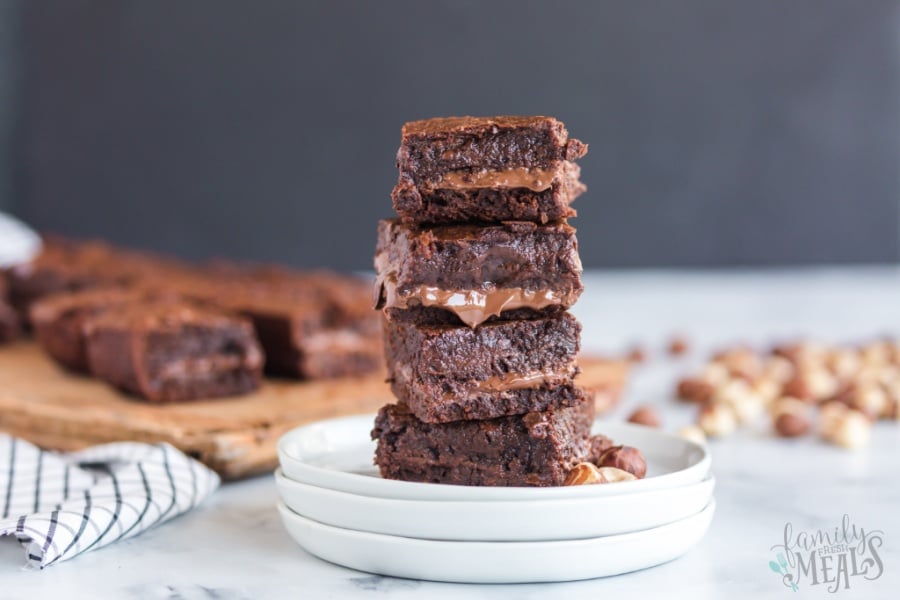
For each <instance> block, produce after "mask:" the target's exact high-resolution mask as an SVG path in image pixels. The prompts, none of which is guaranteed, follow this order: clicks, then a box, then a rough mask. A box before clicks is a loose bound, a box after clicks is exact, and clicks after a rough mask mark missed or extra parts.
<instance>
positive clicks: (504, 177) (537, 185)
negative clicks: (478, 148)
mask: <svg viewBox="0 0 900 600" xmlns="http://www.w3.org/2000/svg"><path fill="white" fill-rule="evenodd" d="M559 173H560V169H559V167H554V168H551V169H537V168H535V169H529V168H528V167H514V168H512V169H505V170H503V171H492V170H484V171H475V172H467V171H451V172H449V173H445V174H444V176H443V177H442V178H441V181H440V182H439V183H437V184H436V185H435V188H437V189H446V190H471V189H480V188H493V189H497V188H528V189H529V190H532V191H534V192H542V191H544V190H547V189H550V186H551V185H553V180H554V179H556V177H557V175H558V174H559Z"/></svg>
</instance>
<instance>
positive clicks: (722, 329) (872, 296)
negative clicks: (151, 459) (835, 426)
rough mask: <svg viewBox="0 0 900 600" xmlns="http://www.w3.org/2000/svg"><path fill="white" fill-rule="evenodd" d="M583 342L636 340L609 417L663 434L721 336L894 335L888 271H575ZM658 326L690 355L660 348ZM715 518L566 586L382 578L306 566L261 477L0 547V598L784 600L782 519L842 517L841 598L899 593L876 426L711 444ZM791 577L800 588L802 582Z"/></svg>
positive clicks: (897, 510)
mask: <svg viewBox="0 0 900 600" xmlns="http://www.w3.org/2000/svg"><path fill="white" fill-rule="evenodd" d="M576 312H577V313H578V316H579V317H580V318H582V319H583V321H584V325H585V328H584V338H585V346H586V347H587V348H589V349H593V350H607V351H619V350H622V349H624V348H626V347H628V346H629V345H631V344H632V343H641V344H643V345H645V346H647V347H649V348H651V349H652V350H655V351H656V352H655V356H652V357H651V358H652V360H651V361H650V362H649V364H647V365H646V366H643V367H641V368H639V369H638V370H637V372H636V373H635V374H634V377H633V380H632V384H631V386H630V388H629V390H628V392H627V395H626V397H625V399H624V401H623V404H622V406H621V407H620V408H619V409H618V410H617V411H616V413H615V414H614V415H611V416H610V418H611V419H621V418H623V416H622V415H623V414H624V413H626V412H627V411H628V410H629V409H630V408H633V407H634V406H636V405H637V404H639V403H646V402H650V403H653V404H656V405H658V406H659V407H660V408H661V410H662V411H663V415H664V419H665V425H666V427H667V428H675V427H677V426H680V425H682V424H685V423H687V422H688V421H689V420H690V419H691V409H690V408H689V407H686V406H684V405H681V404H677V403H675V402H674V401H673V400H672V394H671V390H672V387H673V383H674V381H675V379H676V377H677V374H678V373H680V372H683V371H684V370H687V369H689V368H690V365H691V364H692V362H696V361H699V360H700V359H701V358H702V356H703V355H704V353H705V351H706V350H708V349H710V348H714V347H716V346H719V345H723V344H728V343H732V342H737V341H746V342H751V343H759V344H769V343H771V342H773V341H776V340H780V339H791V338H793V337H795V336H798V335H807V336H814V337H817V338H819V339H824V340H848V341H849V340H862V339H866V338H868V337H872V336H876V335H881V334H885V333H894V334H897V335H900V270H898V269H894V268H854V269H849V268H848V269H822V270H784V271H766V272H759V271H747V272H729V273H708V272H707V273H675V272H653V271H647V272H624V273H607V272H603V273H591V274H590V275H589V276H588V277H587V278H586V293H585V295H584V297H583V300H582V302H581V303H580V304H579V306H578V310H577V311H576ZM674 332H684V333H687V334H689V337H690V339H691V340H692V341H693V342H694V346H695V347H694V350H693V352H692V353H691V354H690V355H689V356H687V357H685V358H682V359H678V360H675V359H671V358H668V357H666V356H665V354H664V352H663V351H662V350H663V348H664V346H665V342H666V340H667V338H668V336H669V335H670V334H671V333H674ZM712 449H713V470H714V472H715V474H716V476H717V478H718V489H717V491H716V497H717V500H718V512H717V514H716V517H715V520H714V522H713V525H712V528H711V530H710V532H709V534H708V535H707V537H706V538H705V539H704V540H703V542H702V543H701V544H700V545H699V546H698V547H696V548H695V549H694V550H693V551H691V552H690V553H689V554H688V555H686V556H684V557H682V558H681V559H679V560H676V561H674V562H671V563H669V564H666V565H663V566H660V567H657V568H654V569H649V570H646V571H641V572H637V573H632V574H628V575H623V576H618V577H613V578H607V579H601V580H593V581H584V582H577V583H567V584H543V585H524V586H463V585H451V584H437V583H428V582H418V581H407V580H397V579H390V578H383V577H377V576H373V575H369V574H366V573H359V572H355V571H351V570H347V569H343V568H341V567H337V566H335V565H331V564H327V563H324V562H321V561H319V560H317V559H315V558H313V557H312V556H309V555H307V554H306V553H304V552H303V551H302V550H300V549H299V548H298V547H297V546H296V545H294V544H293V543H292V542H291V540H290V539H289V538H288V536H287V534H286V533H285V532H284V531H283V530H282V528H281V525H280V523H279V520H278V515H277V513H276V511H275V508H274V503H275V487H274V484H273V482H272V479H271V478H270V477H261V478H258V479H255V480H251V481H246V482H242V483H237V484H231V485H228V486H226V487H224V488H223V489H222V490H221V491H220V492H218V493H217V494H216V495H215V496H214V497H213V499H212V500H211V501H210V502H208V503H207V504H206V505H205V506H203V507H202V508H200V509H198V510H196V511H195V512H193V513H191V514H189V515H186V516H184V517H181V518H179V519H177V520H176V521H174V522H172V523H170V524H168V525H166V526H164V527H161V528H159V529H158V530H155V531H151V532H149V533H146V534H144V535H142V536H140V537H138V538H135V539H133V540H129V541H127V542H123V543H120V544H117V545H116V546H114V547H110V548H107V549H103V550H100V551H97V552H93V553H91V554H88V555H85V556H82V557H79V558H77V559H75V560H72V561H70V562H68V563H64V564H60V565H58V566H55V567H52V568H50V569H48V570H46V571H44V572H25V571H22V570H21V568H20V566H21V564H22V563H23V556H22V554H21V550H20V549H19V548H18V546H17V545H15V544H14V543H12V542H11V541H10V540H8V539H6V540H0V598H4V599H5V598H12V599H18V598H71V599H73V600H74V599H81V598H85V599H88V598H90V599H101V598H117V599H119V598H120V599H130V598H136V599H137V598H142V599H143V598H146V599H157V598H160V599H161V598H171V599H182V598H184V599H192V598H205V599H208V598H224V599H232V598H235V599H236V598H248V599H257V600H264V599H269V598H273V599H274V598H292V599H297V598H376V597H379V598H383V597H391V598H416V599H420V598H459V597H462V596H463V595H465V597H467V598H468V597H472V598H488V597H490V598H546V597H557V596H560V597H562V596H564V597H566V598H600V597H607V598H616V599H617V600H618V599H620V598H630V597H639V598H642V597H648V596H651V595H659V596H662V597H684V598H691V599H692V600H699V599H703V598H721V597H728V598H758V597H770V596H771V597H779V596H780V597H789V598H790V597H826V596H829V595H830V594H829V593H828V592H827V590H825V589H824V587H823V586H818V587H810V586H809V585H803V586H802V587H801V589H800V592H799V593H797V594H793V593H792V592H791V591H790V590H789V589H787V588H785V587H783V586H782V584H781V582H780V579H779V578H778V576H776V575H775V574H774V573H772V572H771V571H770V570H769V567H768V562H769V560H771V559H772V558H773V552H772V551H771V550H770V547H771V546H773V545H775V544H778V543H780V542H781V539H782V537H783V529H784V525H785V522H787V521H791V522H792V523H793V525H794V527H795V529H816V528H823V529H831V528H833V527H835V526H836V525H838V524H839V522H840V520H841V518H842V516H843V515H844V514H848V515H850V517H851V518H852V520H853V521H854V522H855V523H856V524H857V525H859V526H862V527H865V528H867V529H880V530H882V531H883V532H884V546H883V547H882V549H881V555H882V559H883V561H884V574H883V575H882V576H881V577H880V578H879V579H877V580H875V581H864V580H862V578H853V579H852V580H851V589H850V590H843V589H842V590H839V591H838V592H837V594H836V595H847V596H850V595H851V594H852V597H853V598H869V597H871V598H877V597H888V596H894V594H896V590H897V589H898V586H900V482H898V477H897V476H898V474H900V469H898V466H900V428H898V427H897V426H896V425H893V424H887V423H884V424H879V425H878V426H877V427H876V430H875V434H874V440H873V444H872V445H871V446H870V447H868V448H865V449H862V450H859V451H856V452H846V451H841V450H838V449H835V448H832V447H829V446H826V445H824V444H822V443H820V442H818V441H816V440H815V439H805V440H801V441H797V442H786V441H781V440H776V439H773V438H772V437H771V436H770V435H769V434H768V432H767V431H766V430H765V428H762V427H761V428H760V429H759V430H753V431H747V432H744V433H742V434H740V435H738V436H736V437H735V438H730V439H727V440H723V441H717V442H714V443H713V446H712ZM804 583H806V582H804Z"/></svg>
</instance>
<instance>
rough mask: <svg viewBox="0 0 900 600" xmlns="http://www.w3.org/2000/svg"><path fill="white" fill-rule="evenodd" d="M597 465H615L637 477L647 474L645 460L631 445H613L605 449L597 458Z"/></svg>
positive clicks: (640, 477)
mask: <svg viewBox="0 0 900 600" xmlns="http://www.w3.org/2000/svg"><path fill="white" fill-rule="evenodd" d="M597 465H598V466H599V467H601V468H602V467H615V468H617V469H621V470H623V471H627V472H628V473H631V474H632V475H634V476H635V478H637V479H643V477H644V475H646V474H647V461H646V459H645V458H644V455H643V454H642V453H641V451H640V450H638V449H637V448H632V447H631V446H613V447H612V448H609V449H607V450H605V451H604V452H603V453H602V454H601V455H600V457H599V458H598V459H597Z"/></svg>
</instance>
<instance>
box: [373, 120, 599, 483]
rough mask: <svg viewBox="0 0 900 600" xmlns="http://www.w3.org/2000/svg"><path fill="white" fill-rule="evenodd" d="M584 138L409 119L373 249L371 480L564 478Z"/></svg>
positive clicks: (579, 428) (582, 447) (544, 124)
mask: <svg viewBox="0 0 900 600" xmlns="http://www.w3.org/2000/svg"><path fill="white" fill-rule="evenodd" d="M586 152H587V146H586V145H585V144H583V143H581V142H579V141H578V140H575V139H569V137H568V132H567V131H566V129H565V127H564V125H563V124H562V123H561V122H559V121H557V120H556V119H553V118H550V117H496V118H473V117H462V118H441V119H431V120H427V121H416V122H412V123H407V124H406V125H405V126H404V127H403V134H402V143H401V146H400V150H399V152H398V155H397V162H398V167H399V169H400V177H399V181H398V183H397V185H396V187H395V188H394V191H393V194H392V198H393V203H394V209H395V210H396V212H397V214H398V217H399V218H398V219H394V220H386V221H382V222H381V223H380V224H379V229H378V244H377V249H376V255H375V269H376V274H377V283H376V293H377V307H378V308H381V309H383V311H384V315H385V322H384V327H385V333H384V336H385V352H386V360H387V369H388V376H389V381H390V384H391V387H392V390H393V393H394V395H395V396H396V398H397V400H398V403H397V404H389V405H387V406H384V407H383V408H382V409H381V410H380V412H379V413H378V416H377V418H376V423H375V428H374V430H373V431H372V437H373V438H374V439H376V440H377V442H378V446H377V451H376V457H375V462H376V464H377V465H378V466H379V468H380V470H381V473H382V475H383V476H384V477H386V478H390V479H402V480H408V481H421V482H434V483H450V484H460V485H491V486H549V485H562V484H563V482H564V480H565V478H566V475H567V473H568V472H569V470H570V469H571V468H572V467H573V466H574V465H575V464H576V463H579V462H581V461H584V460H589V457H590V456H591V454H592V448H591V446H592V445H594V446H596V445H598V444H601V445H602V444H604V443H605V442H606V440H605V439H603V438H595V439H592V438H591V437H590V428H591V423H592V421H593V414H594V406H593V400H592V398H590V397H589V395H588V394H587V393H586V392H585V391H584V390H582V389H581V388H579V387H578V386H577V385H575V382H574V377H575V375H576V374H577V372H578V367H577V365H576V354H577V352H578V349H579V344H580V333H581V326H580V325H579V323H578V321H576V320H575V318H574V317H572V315H571V314H569V313H568V312H567V309H568V308H569V307H571V306H572V305H573V304H574V303H575V301H576V300H577V299H578V297H579V295H580V294H581V291H582V283H581V262H580V260H579V257H578V244H577V241H576V239H575V230H574V229H573V228H572V227H570V226H569V225H568V223H567V222H566V219H567V218H569V217H571V216H574V214H575V213H574V211H573V210H572V209H571V208H570V203H571V202H572V201H573V200H574V199H575V198H576V197H577V196H579V195H580V194H581V193H582V192H583V191H584V190H585V187H584V186H583V185H582V184H581V182H580V181H579V168H578V166H577V165H576V164H575V163H574V162H573V161H574V160H575V159H578V158H580V157H582V156H584V154H585V153H586Z"/></svg>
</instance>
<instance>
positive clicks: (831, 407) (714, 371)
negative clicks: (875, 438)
mask: <svg viewBox="0 0 900 600" xmlns="http://www.w3.org/2000/svg"><path fill="white" fill-rule="evenodd" d="M676 393H677V396H678V398H679V399H681V400H683V401H685V402H692V403H696V404H698V405H699V406H700V408H699V411H698V415H697V427H698V428H699V429H700V430H701V431H702V432H703V433H704V434H705V435H708V436H714V437H724V436H727V435H730V434H731V433H733V432H734V431H736V430H737V429H738V428H739V427H741V426H742V425H746V424H749V423H753V422H756V421H757V420H758V419H759V418H760V417H762V416H763V415H768V416H769V418H770V419H771V423H772V430H773V431H774V433H775V434H776V435H778V436H781V437H786V438H792V437H800V436H804V435H807V434H808V433H810V432H811V431H813V429H814V422H815V421H816V420H817V421H818V427H817V429H818V432H819V435H820V436H821V437H822V439H824V440H826V441H827V442H830V443H833V444H836V445H838V446H842V447H845V448H858V447H860V446H865V445H866V444H867V443H868V442H869V440H870V438H871V430H872V423H873V422H874V421H876V420H879V419H892V420H895V421H896V420H898V419H900V343H897V342H894V341H890V340H878V341H875V342H872V343H869V344H865V345H862V346H826V345H822V344H815V343H809V342H802V343H793V344H787V345H781V346H776V347H775V348H772V349H771V350H770V351H767V352H758V351H755V350H753V349H751V348H747V347H734V348H729V349H727V350H724V351H722V352H719V353H718V354H715V355H714V356H713V357H712V359H711V360H710V361H709V362H708V363H707V364H706V365H705V366H704V367H703V369H702V370H701V371H700V372H699V373H697V374H696V375H694V376H692V377H686V378H684V379H682V380H681V381H679V383H678V387H677V391H676ZM816 417H817V418H816Z"/></svg>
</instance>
